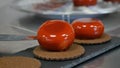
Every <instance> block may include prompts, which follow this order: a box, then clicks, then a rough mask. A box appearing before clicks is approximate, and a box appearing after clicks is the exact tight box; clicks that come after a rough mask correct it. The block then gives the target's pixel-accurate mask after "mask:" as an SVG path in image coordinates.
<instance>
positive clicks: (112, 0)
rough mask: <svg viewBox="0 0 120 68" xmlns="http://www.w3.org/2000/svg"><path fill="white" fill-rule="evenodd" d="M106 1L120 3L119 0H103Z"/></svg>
mask: <svg viewBox="0 0 120 68" xmlns="http://www.w3.org/2000/svg"><path fill="white" fill-rule="evenodd" d="M104 1H106V2H112V3H120V0H104Z"/></svg>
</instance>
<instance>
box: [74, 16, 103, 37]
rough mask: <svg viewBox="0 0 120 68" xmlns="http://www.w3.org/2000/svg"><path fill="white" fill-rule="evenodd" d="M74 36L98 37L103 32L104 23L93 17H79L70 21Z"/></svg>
mask: <svg viewBox="0 0 120 68" xmlns="http://www.w3.org/2000/svg"><path fill="white" fill-rule="evenodd" d="M72 26H73V28H74V31H75V37H76V38H78V39H95V38H100V37H101V36H102V35H103V33H104V25H103V23H102V21H101V20H99V19H95V18H81V19H76V20H74V21H73V22H72Z"/></svg>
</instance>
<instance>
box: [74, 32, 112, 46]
mask: <svg viewBox="0 0 120 68" xmlns="http://www.w3.org/2000/svg"><path fill="white" fill-rule="evenodd" d="M110 40H111V36H110V35H108V34H106V33H104V34H103V35H102V36H101V37H100V38H96V39H90V40H82V39H75V40H74V43H78V44H100V43H104V42H107V41H110Z"/></svg>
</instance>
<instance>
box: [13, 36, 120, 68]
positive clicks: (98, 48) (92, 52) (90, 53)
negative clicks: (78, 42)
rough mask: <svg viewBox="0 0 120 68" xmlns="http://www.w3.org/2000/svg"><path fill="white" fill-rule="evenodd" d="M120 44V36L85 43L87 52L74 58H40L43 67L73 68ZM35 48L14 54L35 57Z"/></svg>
mask: <svg viewBox="0 0 120 68" xmlns="http://www.w3.org/2000/svg"><path fill="white" fill-rule="evenodd" d="M119 45H120V38H118V37H112V40H111V41H109V42H106V43H103V44H99V45H84V47H85V49H86V53H85V54H84V55H83V56H81V57H79V58H76V59H73V60H64V61H47V60H43V59H39V60H40V61H41V63H42V68H71V67H74V66H76V65H78V64H80V63H83V62H85V61H87V60H89V59H92V58H93V57H96V56H98V55H101V54H103V53H105V52H107V51H109V50H111V49H113V48H115V47H118V46H119ZM34 48H35V47H33V48H29V49H27V50H24V51H21V52H18V53H16V54H14V55H17V56H18V55H19V56H27V57H33V58H35V57H34V55H33V53H32V51H33V49H34ZM37 59H38V58H37Z"/></svg>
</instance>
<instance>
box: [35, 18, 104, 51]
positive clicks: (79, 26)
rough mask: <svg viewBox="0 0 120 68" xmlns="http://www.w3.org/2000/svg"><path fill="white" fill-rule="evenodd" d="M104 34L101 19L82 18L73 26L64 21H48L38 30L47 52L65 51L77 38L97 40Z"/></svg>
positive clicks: (39, 40)
mask: <svg viewBox="0 0 120 68" xmlns="http://www.w3.org/2000/svg"><path fill="white" fill-rule="evenodd" d="M103 32H104V25H103V23H102V22H101V21H100V20H99V19H92V18H82V19H77V20H74V21H73V22H72V24H70V23H69V22H66V21H63V20H48V21H46V22H44V23H43V24H42V25H41V26H40V28H39V29H38V34H37V39H38V42H39V44H40V45H41V46H42V48H44V49H46V50H52V51H64V50H66V49H68V48H69V47H70V46H71V45H72V43H73V41H74V39H75V38H78V39H95V38H99V37H101V36H102V34H103Z"/></svg>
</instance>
